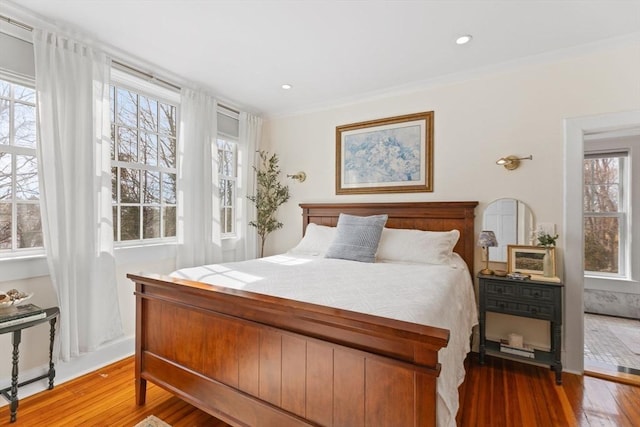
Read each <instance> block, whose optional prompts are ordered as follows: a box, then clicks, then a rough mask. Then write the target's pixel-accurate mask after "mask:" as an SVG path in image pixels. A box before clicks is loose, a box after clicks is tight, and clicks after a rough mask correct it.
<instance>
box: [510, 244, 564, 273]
mask: <svg viewBox="0 0 640 427" xmlns="http://www.w3.org/2000/svg"><path fill="white" fill-rule="evenodd" d="M507 253H508V255H507V267H508V270H509V273H513V272H514V271H517V272H519V273H524V274H535V275H538V276H543V275H544V267H543V262H542V259H543V258H544V253H545V248H544V246H522V245H508V246H507ZM549 253H550V255H551V260H552V265H553V267H552V272H551V273H552V274H551V275H552V276H555V275H556V261H555V259H556V248H555V247H552V248H549Z"/></svg>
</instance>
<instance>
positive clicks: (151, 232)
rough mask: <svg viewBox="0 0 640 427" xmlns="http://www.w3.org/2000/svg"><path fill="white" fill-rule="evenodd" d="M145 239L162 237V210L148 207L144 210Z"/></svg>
mask: <svg viewBox="0 0 640 427" xmlns="http://www.w3.org/2000/svg"><path fill="white" fill-rule="evenodd" d="M142 220H143V223H144V235H143V238H144V239H153V238H158V237H160V208H157V207H149V206H146V207H144V209H143V218H142Z"/></svg>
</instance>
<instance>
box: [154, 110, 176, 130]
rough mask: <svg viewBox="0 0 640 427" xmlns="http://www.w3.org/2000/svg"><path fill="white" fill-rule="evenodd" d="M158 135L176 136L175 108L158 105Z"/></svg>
mask: <svg viewBox="0 0 640 427" xmlns="http://www.w3.org/2000/svg"><path fill="white" fill-rule="evenodd" d="M159 124H160V129H158V131H159V132H160V133H164V134H169V135H171V136H172V137H174V138H175V136H176V107H174V106H172V105H167V104H162V103H161V104H160V123H159Z"/></svg>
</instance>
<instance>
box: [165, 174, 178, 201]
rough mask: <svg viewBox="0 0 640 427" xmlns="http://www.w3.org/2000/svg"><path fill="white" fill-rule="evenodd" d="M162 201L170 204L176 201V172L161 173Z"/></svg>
mask: <svg viewBox="0 0 640 427" xmlns="http://www.w3.org/2000/svg"><path fill="white" fill-rule="evenodd" d="M162 201H163V202H164V203H169V204H171V205H173V204H175V203H176V174H174V173H163V174H162Z"/></svg>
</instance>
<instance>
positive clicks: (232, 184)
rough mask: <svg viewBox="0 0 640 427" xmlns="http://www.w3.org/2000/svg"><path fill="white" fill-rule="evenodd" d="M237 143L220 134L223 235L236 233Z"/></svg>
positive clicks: (219, 159) (219, 175)
mask: <svg viewBox="0 0 640 427" xmlns="http://www.w3.org/2000/svg"><path fill="white" fill-rule="evenodd" d="M236 171H237V143H236V142H235V141H232V140H230V139H229V138H227V137H223V136H220V135H219V136H218V179H219V182H220V227H221V232H222V236H223V237H225V236H227V237H229V236H231V235H234V234H235V222H236V221H235V219H236V208H235V203H234V201H235V197H236V188H237V186H236V177H237V173H236Z"/></svg>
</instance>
